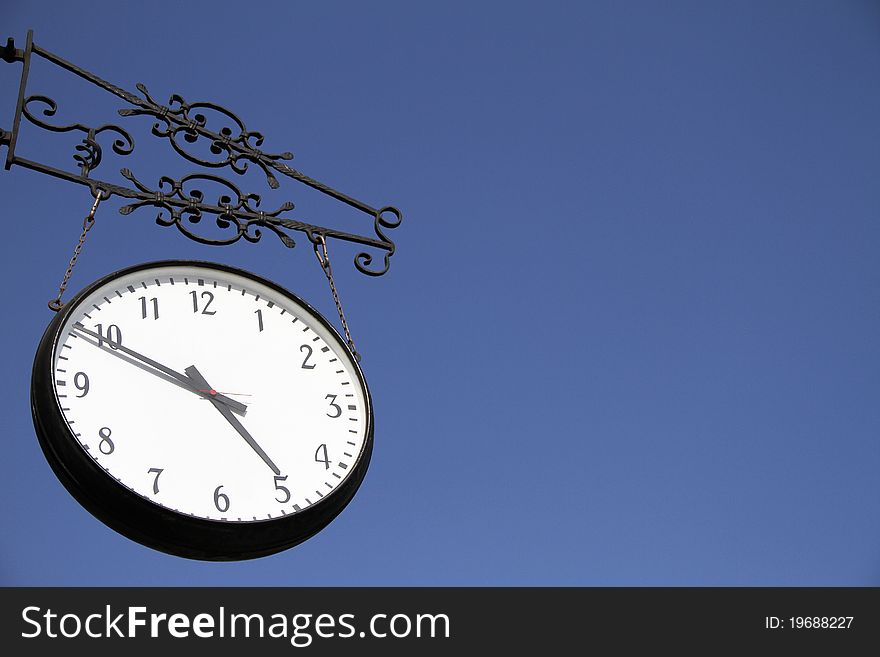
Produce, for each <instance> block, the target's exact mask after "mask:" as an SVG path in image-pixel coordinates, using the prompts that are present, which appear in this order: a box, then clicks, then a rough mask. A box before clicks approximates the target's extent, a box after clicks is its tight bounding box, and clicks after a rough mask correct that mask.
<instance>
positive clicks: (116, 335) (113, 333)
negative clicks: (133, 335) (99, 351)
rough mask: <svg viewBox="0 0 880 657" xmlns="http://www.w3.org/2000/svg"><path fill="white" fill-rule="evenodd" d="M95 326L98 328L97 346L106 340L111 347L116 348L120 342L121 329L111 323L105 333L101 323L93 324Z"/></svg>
mask: <svg viewBox="0 0 880 657" xmlns="http://www.w3.org/2000/svg"><path fill="white" fill-rule="evenodd" d="M95 328H97V329H98V346H99V347H100V346H101V345H103V344H104V342H106V343H107V344H108V345H109V346H110V348H111V349H118V348H119V345H121V344H122V329H120V328H119V327H118V326H116V324H111V325H110V326H108V327H107V333H106V334H105V333H104V325H103V324H95Z"/></svg>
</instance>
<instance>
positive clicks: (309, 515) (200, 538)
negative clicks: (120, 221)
mask: <svg viewBox="0 0 880 657" xmlns="http://www.w3.org/2000/svg"><path fill="white" fill-rule="evenodd" d="M155 267H196V268H202V269H205V270H208V271H210V270H216V271H221V272H226V273H231V274H236V275H239V276H243V277H245V278H248V279H250V280H253V281H255V282H257V283H260V284H262V285H265V286H267V287H268V288H270V289H272V290H273V291H275V292H277V293H278V294H280V295H282V296H285V297H287V298H289V299H290V300H291V301H293V302H295V303H296V304H298V305H299V306H301V307H302V308H303V310H304V311H305V312H306V313H308V314H309V316H310V318H311V319H313V320H314V321H316V322H318V323H320V324H321V325H322V326H323V327H324V328H325V329H327V330H328V331H329V332H330V334H331V335H332V336H333V337H334V338H335V339H336V341H337V343H338V345H339V346H340V348H341V349H342V350H343V351H344V352H345V353H346V354H347V356H348V358H349V359H350V361H351V363H352V365H353V368H354V372H355V374H356V376H357V379H358V383H359V385H360V386H361V388H362V390H363V393H364V411H365V417H366V431H365V437H364V444H363V446H362V448H361V451H360V453H359V454H358V457H357V460H356V462H355V464H354V466H353V467H352V468H351V470H350V473H349V475H348V477H346V479H345V480H344V481H343V482H342V483H340V484H339V486H337V487H336V488H335V489H334V490H333V491H331V492H330V493H328V494H327V495H325V496H324V497H323V498H321V499H320V500H318V501H316V502H315V503H314V504H312V505H311V506H309V507H307V508H305V509H303V510H302V511H299V512H297V513H294V514H290V515H286V516H282V517H280V518H272V519H267V520H261V521H258V522H224V521H216V520H208V519H205V518H197V517H194V516H189V515H186V514H183V513H180V512H178V511H174V510H171V509H168V508H166V507H162V506H160V505H158V504H156V503H154V502H152V501H150V500H149V499H147V498H145V497H143V496H141V495H140V494H138V493H136V492H134V491H133V490H131V489H130V488H128V487H127V486H125V485H123V484H121V483H120V482H119V481H117V480H116V479H114V478H113V477H112V476H111V475H110V474H109V473H108V472H106V471H105V470H104V469H103V468H101V466H100V465H98V464H97V463H96V462H95V460H94V459H92V458H91V457H90V456H89V455H88V454H87V453H86V452H85V450H83V449H82V447H81V446H80V444H79V442H78V441H77V439H76V437H75V435H74V434H73V432H72V430H71V428H70V426H69V425H68V424H67V421H66V420H65V419H64V414H63V412H62V411H61V406H60V404H59V402H58V399H57V397H56V394H55V386H54V376H53V368H54V365H53V354H54V352H55V348H56V346H57V344H58V340H59V337H60V335H61V329H62V327H63V326H64V323H65V322H66V320H67V318H68V317H69V316H70V314H71V313H72V312H73V311H74V310H75V309H76V308H77V307H78V305H79V304H80V302H81V301H82V300H83V299H84V298H85V297H87V296H88V295H90V294H91V293H92V292H93V291H94V290H96V289H97V288H99V287H101V286H103V285H106V284H107V283H109V282H110V281H112V280H114V279H116V278H119V277H121V276H127V275H129V274H132V273H136V272H139V271H142V270H146V269H151V268H155ZM31 411H32V415H33V420H34V428H35V430H36V433H37V438H38V440H39V443H40V447H41V448H42V450H43V453H44V455H45V457H46V460H47V461H48V462H49V465H50V466H51V467H52V470H53V471H54V472H55V474H56V476H57V477H58V479H59V480H60V481H61V483H62V484H63V485H64V487H65V488H66V489H67V490H68V492H69V493H70V494H71V495H72V496H73V497H74V498H75V499H76V500H77V501H78V502H79V503H80V504H81V505H82V506H83V507H84V508H85V509H86V510H87V511H89V513H91V514H92V515H93V516H95V517H96V518H98V519H99V520H100V521H101V522H103V523H104V524H105V525H107V526H108V527H110V528H111V529H113V530H115V531H117V532H118V533H120V534H122V535H123V536H126V537H127V538H130V539H132V540H134V541H136V542H138V543H141V544H142V545H146V546H148V547H151V548H154V549H156V550H159V551H162V552H166V553H168V554H173V555H177V556H181V557H186V558H190V559H199V560H205V561H233V560H243V559H252V558H256V557H262V556H267V555H270V554H274V553H276V552H280V551H282V550H286V549H288V548H291V547H293V546H295V545H297V544H299V543H302V542H303V541H305V540H306V539H308V538H310V537H311V536H314V535H315V534H316V533H318V532H319V531H320V530H321V529H323V528H324V527H326V526H327V525H328V524H329V523H330V522H331V521H332V520H333V519H334V518H336V516H338V515H339V513H341V511H342V510H343V509H344V508H345V507H346V506H347V505H348V503H349V502H350V501H351V499H352V498H353V497H354V494H355V493H356V492H357V490H358V488H359V487H360V485H361V483H362V481H363V479H364V476H365V475H366V471H367V468H368V466H369V463H370V458H371V456H372V450H373V407H372V398H371V396H370V390H369V388H368V387H367V383H366V380H365V379H364V376H363V372H362V371H361V368H360V366H359V364H358V362H357V360H356V359H355V358H354V356H353V354H352V353H351V350H350V349H349V348H348V345H347V344H346V342H345V340H343V339H342V337H341V336H340V335H339V332H338V331H337V330H336V329H335V328H334V327H333V325H332V324H330V322H329V321H327V319H326V318H325V317H324V316H323V315H321V313H320V312H318V311H317V310H315V309H314V308H313V307H312V306H311V305H310V304H308V303H307V302H305V301H304V300H302V299H301V298H299V297H298V296H297V295H295V294H294V293H293V292H291V291H289V290H287V289H285V288H283V287H281V286H280V285H278V284H277V283H274V282H272V281H269V280H267V279H265V278H263V277H261V276H259V275H257V274H254V273H252V272H249V271H246V270H243V269H240V268H237V267H231V266H229V265H224V264H221V263H215V262H208V261H201V260H160V261H154V262H146V263H141V264H138V265H132V266H130V267H126V268H124V269H120V270H118V271H115V272H113V273H111V274H108V275H106V276H103V277H101V278H100V279H98V280H96V281H94V282H93V283H91V284H89V285H87V286H86V287H85V288H84V289H83V290H81V291H80V292H79V293H78V294H76V296H74V297H73V299H71V300H70V301H69V302H68V303H66V304H65V305H64V306H63V307H62V309H61V310H60V311H59V312H58V313H57V314H56V315H55V317H54V318H53V319H52V321H51V322H50V323H49V326H48V327H47V328H46V331H45V332H44V334H43V337H42V339H41V340H40V344H39V347H38V348H37V352H36V356H35V358H34V367H33V372H32V376H31Z"/></svg>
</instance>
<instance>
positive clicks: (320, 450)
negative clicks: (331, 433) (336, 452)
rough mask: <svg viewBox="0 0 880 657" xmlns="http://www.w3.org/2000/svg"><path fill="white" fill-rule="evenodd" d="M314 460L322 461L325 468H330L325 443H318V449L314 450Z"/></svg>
mask: <svg viewBox="0 0 880 657" xmlns="http://www.w3.org/2000/svg"><path fill="white" fill-rule="evenodd" d="M322 455H323V456H322ZM315 461H317V462H318V463H323V464H324V469H325V470H329V469H330V457H329V456H328V455H327V445H326V444H325V443H321V444H320V445H318V449H316V450H315Z"/></svg>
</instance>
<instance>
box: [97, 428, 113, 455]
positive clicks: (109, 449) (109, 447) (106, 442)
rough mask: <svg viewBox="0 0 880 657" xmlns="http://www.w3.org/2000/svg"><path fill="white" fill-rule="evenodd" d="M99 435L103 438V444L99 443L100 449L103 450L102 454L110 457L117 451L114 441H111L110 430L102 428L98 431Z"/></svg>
mask: <svg viewBox="0 0 880 657" xmlns="http://www.w3.org/2000/svg"><path fill="white" fill-rule="evenodd" d="M98 435H99V436H101V442H100V443H98V449H99V450H101V454H107V455H108V456H109V455H110V454H112V453H113V450H114V449H116V447H115V446H114V445H113V441H112V440H110V428H109V427H102V428H101V429H100V430H99V431H98Z"/></svg>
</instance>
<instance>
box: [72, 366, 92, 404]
mask: <svg viewBox="0 0 880 657" xmlns="http://www.w3.org/2000/svg"><path fill="white" fill-rule="evenodd" d="M73 385H74V386H76V389H77V390H79V391H81V392H82V394H81V395H77V397H79V398H83V397H85V396H86V395H87V394H89V375H88V374H86V373H85V372H77V373H76V374H74V375H73Z"/></svg>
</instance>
